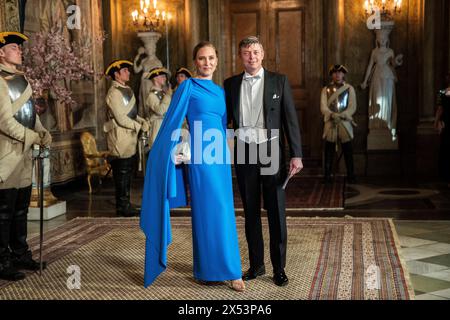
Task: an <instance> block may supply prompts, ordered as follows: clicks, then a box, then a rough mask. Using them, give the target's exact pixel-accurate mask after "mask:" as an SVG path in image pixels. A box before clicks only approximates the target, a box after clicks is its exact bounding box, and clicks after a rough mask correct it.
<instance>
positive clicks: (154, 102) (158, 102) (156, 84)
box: [144, 68, 172, 148]
mask: <svg viewBox="0 0 450 320" xmlns="http://www.w3.org/2000/svg"><path fill="white" fill-rule="evenodd" d="M168 75H169V72H168V71H167V70H166V69H165V68H154V69H152V70H151V71H150V73H149V75H148V79H149V80H151V81H152V87H151V89H150V93H149V95H148V97H147V99H146V101H145V106H144V117H145V119H147V121H148V122H149V124H150V133H149V141H148V146H149V147H150V148H151V147H152V145H153V143H154V142H155V139H156V136H157V135H158V132H159V128H160V127H161V124H162V122H163V120H164V116H165V115H166V112H167V110H168V109H169V105H170V101H171V100H172V90H171V89H170V88H169V87H168V83H167V76H168Z"/></svg>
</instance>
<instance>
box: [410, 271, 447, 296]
mask: <svg viewBox="0 0 450 320" xmlns="http://www.w3.org/2000/svg"><path fill="white" fill-rule="evenodd" d="M411 281H412V284H413V287H414V290H418V291H422V292H424V293H431V292H435V291H439V292H440V291H442V290H447V289H448V290H450V282H448V281H442V280H438V279H433V278H428V277H425V276H421V275H417V274H411Z"/></svg>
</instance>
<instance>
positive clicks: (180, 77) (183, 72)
mask: <svg viewBox="0 0 450 320" xmlns="http://www.w3.org/2000/svg"><path fill="white" fill-rule="evenodd" d="M190 78H192V72H191V71H189V69H187V68H185V67H181V68H178V69H177V72H176V73H175V79H176V80H177V85H176V86H175V89H174V90H176V89H177V88H178V87H179V86H180V84H182V83H183V82H184V81H186V80H187V79H190Z"/></svg>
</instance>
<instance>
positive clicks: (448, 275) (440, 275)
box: [423, 269, 450, 282]
mask: <svg viewBox="0 0 450 320" xmlns="http://www.w3.org/2000/svg"><path fill="white" fill-rule="evenodd" d="M423 275H424V276H426V277H429V278H433V279H439V280H444V281H449V282H450V269H446V270H440V271H435V272H431V273H425V274H423Z"/></svg>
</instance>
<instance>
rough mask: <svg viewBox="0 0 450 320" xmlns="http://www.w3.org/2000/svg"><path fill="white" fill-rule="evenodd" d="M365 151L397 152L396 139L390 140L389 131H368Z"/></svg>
mask: <svg viewBox="0 0 450 320" xmlns="http://www.w3.org/2000/svg"><path fill="white" fill-rule="evenodd" d="M367 150H369V151H371V150H398V138H397V139H396V140H393V139H392V134H391V132H390V131H389V129H387V128H386V129H370V132H369V135H368V137H367Z"/></svg>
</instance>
